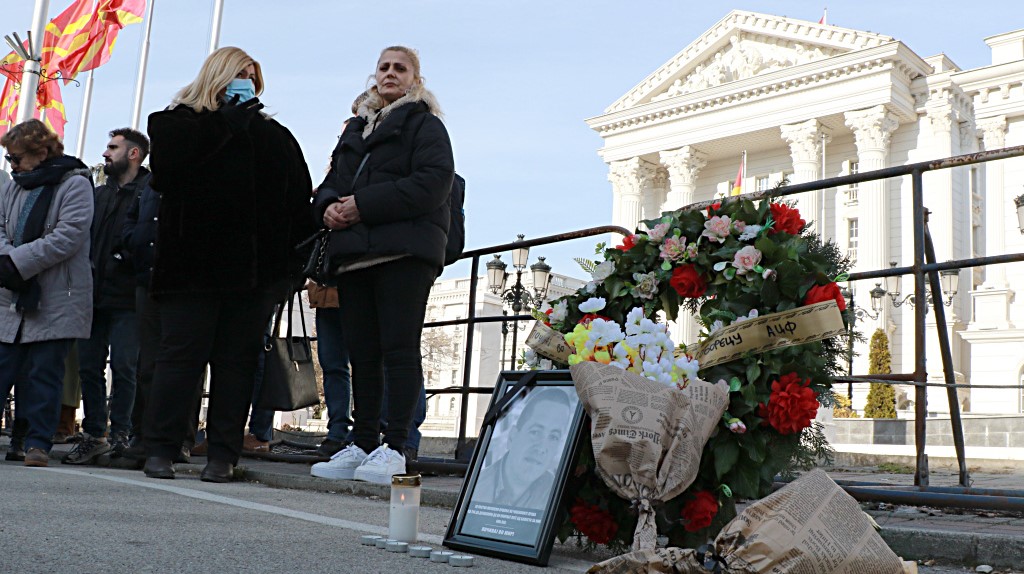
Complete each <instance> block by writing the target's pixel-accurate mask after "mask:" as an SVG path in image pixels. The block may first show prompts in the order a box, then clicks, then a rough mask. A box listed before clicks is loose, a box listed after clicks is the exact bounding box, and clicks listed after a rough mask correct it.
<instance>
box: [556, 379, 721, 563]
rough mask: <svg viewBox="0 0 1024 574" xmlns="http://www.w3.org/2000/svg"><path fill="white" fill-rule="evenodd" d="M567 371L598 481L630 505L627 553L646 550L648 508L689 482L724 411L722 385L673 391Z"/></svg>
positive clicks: (650, 535)
mask: <svg viewBox="0 0 1024 574" xmlns="http://www.w3.org/2000/svg"><path fill="white" fill-rule="evenodd" d="M569 370H570V372H571V373H572V380H573V383H574V384H575V386H576V393H577V394H578V395H579V397H580V400H581V401H582V402H583V407H584V408H585V409H586V411H587V414H589V415H590V419H591V431H590V437H591V442H592V443H593V447H594V460H595V461H596V463H597V465H596V466H597V474H598V476H600V477H601V479H602V480H604V482H605V484H607V485H608V487H609V488H611V489H612V491H614V492H615V493H616V494H618V495H619V496H621V497H622V498H624V499H626V500H629V501H632V502H635V503H636V504H637V507H638V510H639V512H640V517H639V520H638V522H637V526H636V531H635V532H634V533H633V550H653V549H654V548H655V547H656V546H657V538H658V530H657V526H656V525H655V523H654V509H653V505H654V504H655V503H656V502H658V501H665V500H670V499H672V498H674V497H676V496H678V495H679V494H681V493H682V492H683V491H684V490H686V488H687V487H689V486H690V484H692V483H693V480H694V478H696V476H697V471H698V470H699V467H700V455H701V452H702V451H703V450H704V445H705V444H706V443H707V441H708V437H710V436H711V433H712V432H714V430H715V427H716V426H717V425H718V421H719V420H720V419H721V418H722V414H723V413H724V412H725V409H726V407H727V406H728V404H729V386H728V385H727V384H725V382H724V381H722V382H719V383H718V384H711V383H708V382H705V381H693V382H691V383H690V384H689V385H688V386H687V387H686V388H685V389H683V390H679V389H677V388H675V387H669V386H667V385H664V384H662V383H659V382H656V381H652V380H650V379H647V378H645V377H642V376H640V375H637V374H634V373H630V372H628V371H624V370H622V369H619V368H617V367H612V366H609V365H603V364H601V363H594V362H589V361H588V362H583V363H579V364H576V365H573V366H571V367H569Z"/></svg>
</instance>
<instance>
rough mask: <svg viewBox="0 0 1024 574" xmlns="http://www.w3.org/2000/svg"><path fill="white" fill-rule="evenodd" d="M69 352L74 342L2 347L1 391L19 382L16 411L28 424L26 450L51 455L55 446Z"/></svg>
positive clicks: (0, 351)
mask: <svg viewBox="0 0 1024 574" xmlns="http://www.w3.org/2000/svg"><path fill="white" fill-rule="evenodd" d="M70 348H71V339H57V340H54V341H39V342H35V343H0V389H10V387H11V386H13V385H14V384H15V381H18V385H17V386H18V392H17V393H16V395H15V401H16V406H15V410H16V412H17V413H18V418H21V419H26V420H28V436H26V437H25V449H26V450H27V449H29V448H41V449H43V450H45V451H47V452H49V451H50V447H52V446H53V442H51V439H52V438H53V433H55V432H57V423H58V422H59V421H60V401H61V396H62V394H63V392H64V359H65V358H66V357H67V354H68V349H70ZM8 392H9V391H8Z"/></svg>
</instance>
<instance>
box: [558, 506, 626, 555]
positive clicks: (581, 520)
mask: <svg viewBox="0 0 1024 574" xmlns="http://www.w3.org/2000/svg"><path fill="white" fill-rule="evenodd" d="M569 519H570V520H571V521H572V525H573V526H575V527H576V530H579V531H580V532H582V533H583V535H584V536H586V537H587V538H589V539H591V540H593V541H594V542H595V543H597V544H608V543H609V542H611V541H612V539H613V538H615V534H616V533H617V532H618V531H619V525H618V524H617V523H616V522H615V518H614V517H612V515H611V513H610V512H608V511H607V510H602V509H601V507H600V506H598V505H596V504H587V503H586V502H584V501H583V500H581V499H576V504H574V505H573V507H572V508H571V509H570V510H569Z"/></svg>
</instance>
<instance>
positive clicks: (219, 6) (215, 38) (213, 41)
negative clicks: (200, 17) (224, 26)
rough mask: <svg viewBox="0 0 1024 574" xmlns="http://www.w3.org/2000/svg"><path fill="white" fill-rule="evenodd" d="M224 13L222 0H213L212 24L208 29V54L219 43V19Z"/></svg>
mask: <svg viewBox="0 0 1024 574" xmlns="http://www.w3.org/2000/svg"><path fill="white" fill-rule="evenodd" d="M223 15H224V0H215V1H214V3H213V26H212V30H210V52H209V53H210V54H212V53H213V51H214V50H216V49H217V45H218V44H220V21H221V17H222V16H223Z"/></svg>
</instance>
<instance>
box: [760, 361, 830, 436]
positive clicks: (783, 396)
mask: <svg viewBox="0 0 1024 574" xmlns="http://www.w3.org/2000/svg"><path fill="white" fill-rule="evenodd" d="M810 384H811V380H810V379H805V380H803V381H801V380H800V376H799V375H797V374H796V373H795V372H791V373H786V374H785V375H782V376H781V377H779V379H778V380H777V381H775V382H773V383H772V393H771V395H769V396H768V404H767V405H765V404H762V405H761V406H760V408H759V410H758V416H760V417H763V418H765V419H767V420H768V424H769V425H771V426H772V428H774V429H775V430H777V431H779V433H780V434H794V433H798V432H800V431H802V430H803V429H805V428H807V427H809V426H811V421H812V420H814V416H815V415H817V414H818V397H817V395H816V394H815V393H814V390H813V389H811V388H810V386H809V385H810Z"/></svg>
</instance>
